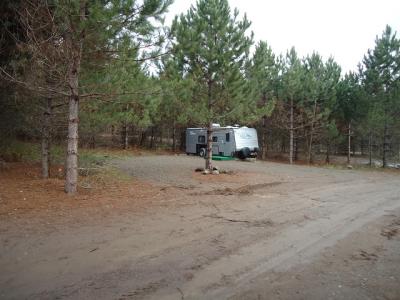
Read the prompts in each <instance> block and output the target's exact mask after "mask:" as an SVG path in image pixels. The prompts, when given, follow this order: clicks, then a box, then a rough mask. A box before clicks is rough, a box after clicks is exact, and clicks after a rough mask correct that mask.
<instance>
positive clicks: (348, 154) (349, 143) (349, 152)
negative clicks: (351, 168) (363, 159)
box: [347, 122, 351, 165]
mask: <svg viewBox="0 0 400 300" xmlns="http://www.w3.org/2000/svg"><path fill="white" fill-rule="evenodd" d="M348 129H349V132H348V141H347V146H348V147H347V164H348V165H349V164H350V157H351V122H349V128H348Z"/></svg>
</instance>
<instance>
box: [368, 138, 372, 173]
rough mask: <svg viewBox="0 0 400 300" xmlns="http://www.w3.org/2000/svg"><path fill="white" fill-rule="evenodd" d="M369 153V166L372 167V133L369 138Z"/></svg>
mask: <svg viewBox="0 0 400 300" xmlns="http://www.w3.org/2000/svg"><path fill="white" fill-rule="evenodd" d="M368 152H369V166H370V167H371V166H372V133H371V132H370V133H369V137H368Z"/></svg>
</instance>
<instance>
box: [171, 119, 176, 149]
mask: <svg viewBox="0 0 400 300" xmlns="http://www.w3.org/2000/svg"><path fill="white" fill-rule="evenodd" d="M175 150H176V128H175V122H173V123H172V151H174V152H175Z"/></svg>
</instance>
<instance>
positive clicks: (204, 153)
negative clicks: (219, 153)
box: [199, 148, 207, 157]
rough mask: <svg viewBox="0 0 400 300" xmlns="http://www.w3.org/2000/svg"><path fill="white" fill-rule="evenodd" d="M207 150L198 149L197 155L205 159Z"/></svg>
mask: <svg viewBox="0 0 400 300" xmlns="http://www.w3.org/2000/svg"><path fill="white" fill-rule="evenodd" d="M206 153H207V150H206V149H205V148H200V151H199V155H200V157H206Z"/></svg>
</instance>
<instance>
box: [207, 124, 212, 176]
mask: <svg viewBox="0 0 400 300" xmlns="http://www.w3.org/2000/svg"><path fill="white" fill-rule="evenodd" d="M212 132H213V127H212V122H210V123H208V128H207V156H206V170H209V171H212V169H213V166H212V138H213V137H212Z"/></svg>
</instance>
